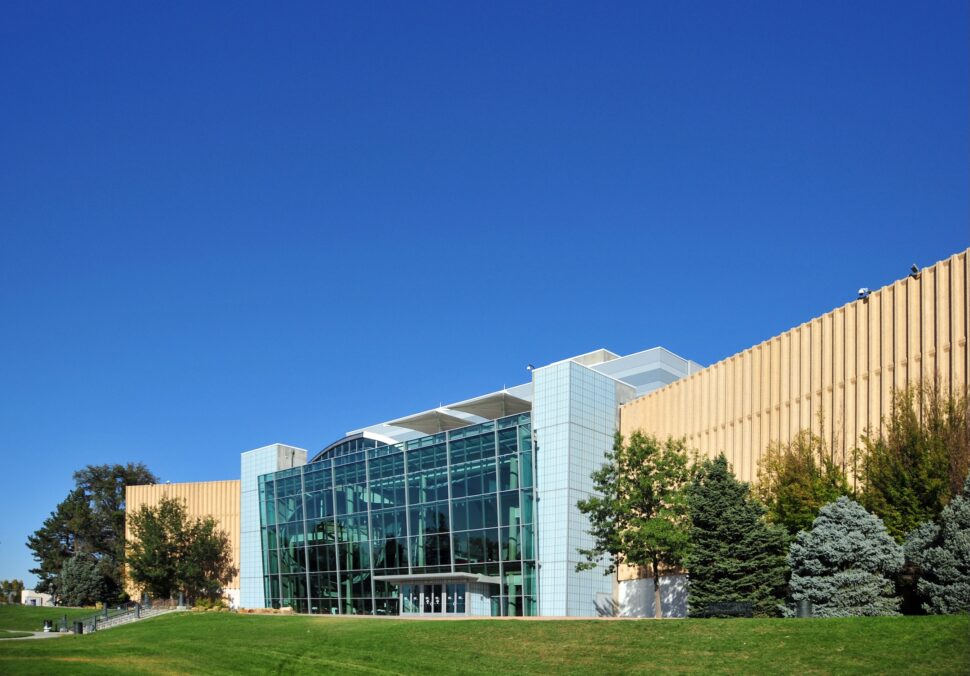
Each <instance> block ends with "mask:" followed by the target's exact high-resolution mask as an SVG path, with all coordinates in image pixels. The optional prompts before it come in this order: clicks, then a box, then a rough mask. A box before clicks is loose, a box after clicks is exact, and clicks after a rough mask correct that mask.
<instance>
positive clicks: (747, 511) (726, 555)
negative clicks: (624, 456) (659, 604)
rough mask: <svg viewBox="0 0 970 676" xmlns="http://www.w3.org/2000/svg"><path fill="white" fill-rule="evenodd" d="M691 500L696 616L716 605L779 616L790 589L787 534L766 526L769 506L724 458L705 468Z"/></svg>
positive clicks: (698, 474)
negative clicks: (743, 605)
mask: <svg viewBox="0 0 970 676" xmlns="http://www.w3.org/2000/svg"><path fill="white" fill-rule="evenodd" d="M687 501H688V506H689V508H690V517H691V531H690V533H691V552H690V554H689V555H688V557H687V569H688V570H689V572H690V586H689V596H688V600H689V605H690V614H691V615H694V616H696V615H702V614H705V611H706V609H707V606H708V605H709V604H711V603H717V602H724V601H746V602H749V603H751V606H752V610H753V611H754V613H755V614H756V615H759V616H773V615H778V612H779V611H778V607H779V602H780V601H782V600H783V599H784V596H785V592H786V589H787V584H786V576H787V573H788V564H787V561H786V558H785V556H786V553H787V548H788V534H787V532H786V531H785V529H784V528H782V527H780V526H775V525H771V524H768V523H767V522H766V521H765V519H764V516H765V509H764V507H762V506H761V504H759V503H758V502H757V501H755V500H753V499H752V498H751V496H750V488H749V486H748V484H746V483H743V482H741V481H738V480H737V478H735V476H734V474H733V473H732V472H731V470H730V468H729V467H728V462H727V458H725V457H724V455H719V456H718V457H717V458H715V459H713V460H707V461H705V462H703V463H702V464H701V465H700V466H699V468H698V471H697V472H696V473H695V475H694V479H693V481H692V483H691V487H690V489H689V490H688V493H687Z"/></svg>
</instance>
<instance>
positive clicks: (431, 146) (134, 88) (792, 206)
mask: <svg viewBox="0 0 970 676" xmlns="http://www.w3.org/2000/svg"><path fill="white" fill-rule="evenodd" d="M968 20H970V16H968V9H967V3H965V2H945V1H940V2H932V3H923V2H911V3H893V2H854V3H843V2H821V3H820V2H785V3H770V2H731V3H720V2H696V3H659V2H644V3H639V2H638V3H630V4H624V3H588V4H574V3H559V2H556V3H474V4H473V3H444V2H442V3H432V2H426V3H424V2H423V3H344V4H342V5H338V4H336V3H305V4H304V3H284V4H279V3H272V4H271V3H260V4H254V3H231V4H230V3H136V4H135V5H134V6H133V5H132V4H131V3H123V2H120V3H109V2H99V3H95V4H93V5H92V4H91V3H86V4H84V3H81V4H79V3H55V2H48V3H36V2H7V3H4V4H3V7H2V8H0V83H2V92H0V100H2V104H0V322H2V323H0V329H2V330H0V385H2V387H0V456H2V458H3V468H4V471H3V476H4V478H5V481H4V483H5V487H4V490H3V491H2V492H0V513H2V514H3V518H2V520H0V578H10V577H18V578H21V577H26V578H27V579H28V581H31V580H30V578H29V576H28V575H27V569H28V568H29V567H30V566H31V560H30V557H29V553H28V551H27V549H26V548H25V547H24V545H23V543H24V541H25V539H26V537H27V535H28V534H29V533H30V532H32V531H33V530H35V529H36V528H38V527H39V526H40V525H41V522H42V521H43V519H44V518H45V517H46V515H47V514H48V513H49V512H50V511H51V510H52V509H53V508H54V506H55V505H56V503H57V502H58V501H59V500H61V499H62V498H63V497H64V496H65V495H66V493H67V491H68V489H69V488H70V486H71V484H72V480H71V474H72V472H73V471H74V470H76V469H78V468H80V467H83V466H84V465H86V464H90V463H97V464H100V463H114V462H128V461H142V462H145V463H147V464H148V466H149V467H150V468H151V469H152V470H153V471H155V472H156V473H157V474H158V475H160V476H161V477H162V478H163V480H170V481H202V480H214V479H226V478H236V477H238V472H239V465H238V461H239V455H238V454H239V453H240V452H241V451H244V450H248V449H250V448H255V447H257V446H261V445H263V444H266V443H270V442H274V441H282V442H287V443H291V444H295V445H298V446H303V447H305V448H309V449H311V450H317V449H319V448H321V447H323V446H324V445H326V444H327V443H329V442H331V441H333V440H334V439H336V438H337V437H339V436H340V435H341V434H342V433H343V432H345V431H347V430H349V429H353V428H355V427H358V426H363V425H367V424H371V423H375V422H380V421H382V420H387V419H390V418H394V417H398V416H401V415H404V414H407V413H411V412H414V411H416V410H421V409H424V408H429V407H432V406H436V405H438V404H439V403H442V402H449V401H456V400H459V399H462V398H465V397H469V396H473V395H475V394H479V393H482V392H487V391H491V390H495V389H498V388H501V387H502V386H503V385H513V384H517V383H520V382H524V381H526V380H527V378H528V373H527V372H526V370H525V365H526V364H528V363H536V364H541V363H548V362H550V361H553V360H556V359H559V358H563V357H566V356H569V355H572V354H577V353H580V352H584V351H588V350H591V349H595V348H598V347H606V348H609V349H611V350H614V351H616V352H620V353H629V352H634V351H638V350H641V349H644V348H647V347H652V346H655V345H663V346H665V347H667V348H669V349H671V350H673V351H674V352H676V353H678V354H681V355H682V356H685V357H689V358H691V359H694V360H697V361H699V362H701V363H704V364H709V363H711V362H714V361H716V360H718V359H720V358H723V357H726V356H729V355H730V354H732V353H734V352H736V351H737V350H739V349H742V348H745V347H747V346H749V345H752V344H755V343H757V342H760V341H761V340H763V339H765V338H768V337H770V336H772V335H774V334H776V333H778V332H780V331H783V330H785V329H787V328H789V327H791V326H793V325H796V324H798V323H801V322H802V321H805V320H806V319H808V318H810V317H813V316H816V315H818V314H821V313H823V312H825V311H827V310H829V309H831V308H833V307H836V306H838V305H841V304H842V303H844V302H846V301H849V300H851V299H852V298H853V297H854V295H855V292H856V289H858V288H859V287H860V286H869V287H873V288H876V287H879V286H881V285H883V284H885V283H888V282H891V281H892V280H894V279H896V278H898V277H901V276H903V275H905V274H906V272H907V270H908V268H909V265H910V264H911V263H913V262H916V263H919V264H921V265H926V264H931V263H933V262H935V261H937V260H940V259H942V258H945V257H947V256H948V255H950V254H952V253H955V252H956V251H959V250H962V249H964V248H966V247H967V246H968V245H970V218H968V217H970V213H968V206H970V187H968V186H970V170H968V150H970V133H968V131H970V129H968V119H970V101H968V81H970V78H968V64H970V46H968V34H967V30H966V27H967V25H968Z"/></svg>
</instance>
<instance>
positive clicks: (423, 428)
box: [387, 408, 475, 434]
mask: <svg viewBox="0 0 970 676" xmlns="http://www.w3.org/2000/svg"><path fill="white" fill-rule="evenodd" d="M387 424H388V425H393V426H395V427H404V428H406V429H409V430H417V431H418V432H422V433H424V434H438V433H439V432H447V431H448V430H456V429H458V428H459V427H468V426H469V425H474V424H475V421H474V420H466V419H465V418H459V417H458V416H454V415H449V414H448V413H445V412H444V411H442V410H441V409H439V408H435V409H432V410H430V411H425V412H424V413H418V414H417V415H409V416H407V417H406V418H398V419H397V420H391V421H390V422H388V423H387Z"/></svg>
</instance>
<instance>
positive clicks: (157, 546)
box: [127, 497, 237, 599]
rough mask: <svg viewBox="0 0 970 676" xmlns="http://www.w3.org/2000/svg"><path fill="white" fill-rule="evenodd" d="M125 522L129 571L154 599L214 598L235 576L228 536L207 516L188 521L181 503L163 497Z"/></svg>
mask: <svg viewBox="0 0 970 676" xmlns="http://www.w3.org/2000/svg"><path fill="white" fill-rule="evenodd" d="M129 519H130V526H131V534H132V539H131V542H129V543H128V556H127V563H128V572H129V575H130V577H131V579H132V581H133V582H134V583H135V584H136V585H138V586H139V587H140V588H141V589H142V590H143V591H147V592H148V593H150V594H151V595H152V596H154V597H156V598H168V597H170V596H173V595H174V594H176V593H178V592H184V593H185V595H186V597H187V598H189V599H196V598H202V597H205V598H214V597H217V596H218V595H219V593H220V592H221V590H222V588H223V586H224V585H225V584H226V583H228V582H229V580H231V579H232V577H233V576H234V575H235V574H236V572H237V571H236V569H235V567H234V566H233V565H232V553H231V549H230V545H229V537H228V536H227V535H226V533H225V532H223V531H221V530H219V528H218V527H217V524H216V522H215V520H214V519H212V518H211V517H203V518H195V519H192V518H190V517H189V516H188V514H187V512H186V508H185V504H184V503H183V502H182V501H181V500H177V499H174V498H169V497H163V498H162V499H161V500H160V501H159V503H158V505H157V506H148V505H142V506H141V507H140V508H139V509H138V510H137V511H135V512H134V513H133V514H131V515H130V517H129Z"/></svg>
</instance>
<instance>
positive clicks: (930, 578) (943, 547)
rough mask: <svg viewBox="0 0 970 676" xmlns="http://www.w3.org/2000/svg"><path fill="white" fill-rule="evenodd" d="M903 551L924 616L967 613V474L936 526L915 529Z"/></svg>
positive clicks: (969, 547) (969, 575) (969, 494)
mask: <svg viewBox="0 0 970 676" xmlns="http://www.w3.org/2000/svg"><path fill="white" fill-rule="evenodd" d="M905 549H906V559H907V561H909V562H911V563H912V564H914V565H915V566H916V570H917V574H918V576H919V578H918V580H919V581H918V582H917V590H918V591H919V594H920V596H921V597H922V598H923V607H924V608H925V609H926V611H927V612H930V613H934V614H942V613H970V474H968V475H967V478H966V480H965V481H964V484H963V493H962V494H960V495H957V496H956V497H955V498H953V500H951V501H950V503H949V504H948V505H947V506H946V507H944V508H943V511H942V513H941V514H940V523H939V524H935V523H933V522H927V523H925V524H923V525H922V526H920V527H919V528H917V529H916V530H915V531H913V532H912V533H911V534H910V535H909V537H907V538H906V545H905Z"/></svg>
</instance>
